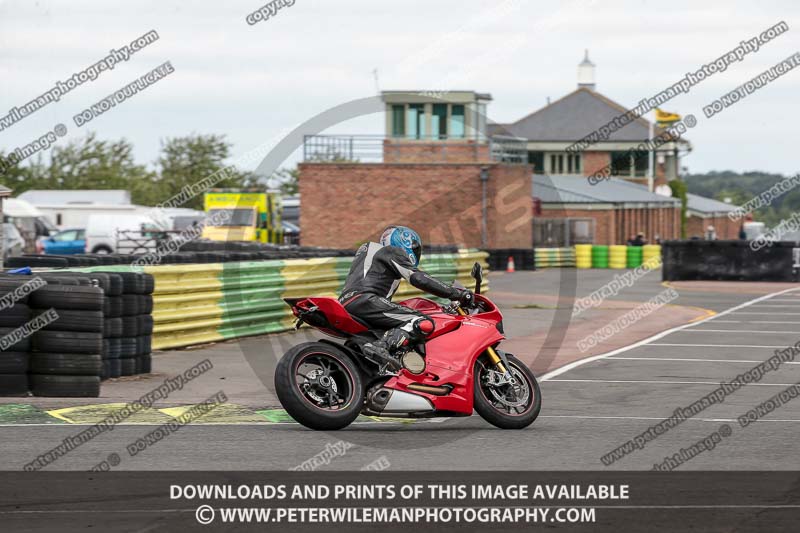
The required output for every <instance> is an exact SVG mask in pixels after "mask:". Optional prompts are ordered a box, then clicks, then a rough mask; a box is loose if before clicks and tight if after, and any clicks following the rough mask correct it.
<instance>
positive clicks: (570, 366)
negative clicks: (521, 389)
mask: <svg viewBox="0 0 800 533" xmlns="http://www.w3.org/2000/svg"><path fill="white" fill-rule="evenodd" d="M796 290H797V289H796V288H792V289H784V290H782V291H778V292H773V293H771V294H767V295H765V296H759V297H758V298H755V299H753V300H750V301H747V302H744V303H742V304H739V305H737V306H734V307H731V308H730V309H726V310H725V311H720V312H719V313H717V314H715V315H712V316H709V317H706V318H703V319H701V320H698V321H697V322H692V323H690V324H684V325H682V326H676V327H674V328H670V329H668V330H666V331H662V332H661V333H656V334H655V335H653V336H652V337H648V338H646V339H642V340H640V341H639V342H635V343H633V344H629V345H628V346H623V347H622V348H617V349H616V350H611V351H610V352H606V353H601V354H598V355H593V356H591V357H587V358H586V359H581V360H579V361H573V362H571V363H569V364H566V365H564V366H562V367H560V368H556V369H555V370H553V371H551V372H547V373H546V374H544V375H542V377H541V378H540V379H539V381H548V380H550V379H553V378H554V377H556V376H560V375H561V374H563V373H564V372H569V371H570V370H572V369H573V368H577V367H579V366H583V365H585V364H586V363H591V362H593V361H597V360H599V359H605V358H606V357H611V356H612V355H617V354H618V353H623V352H627V351H628V350H632V349H634V348H638V347H639V346H644V345H645V344H649V343H651V342H653V341H655V340H658V339H662V338H664V337H666V336H667V335H669V334H671V333H675V332H676V331H681V330H684V329H686V328H690V327H693V326H697V325H700V324H704V323H705V322H708V321H709V320H714V319H717V318H719V317H722V316H725V315H729V314H731V313H734V312H736V311H738V310H739V309H744V308H745V307H748V306H750V305H753V304H754V303H758V302H763V301H764V300H768V299H770V298H773V297H775V296H778V295H780V294H788V293H791V292H792V291H796Z"/></svg>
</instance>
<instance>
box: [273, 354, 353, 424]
mask: <svg viewBox="0 0 800 533" xmlns="http://www.w3.org/2000/svg"><path fill="white" fill-rule="evenodd" d="M275 391H276V393H277V394H278V400H279V401H280V402H281V405H282V406H283V408H284V409H286V412H287V413H289V416H291V417H292V418H294V419H295V420H297V421H298V422H300V423H301V424H303V425H304V426H306V427H307V428H311V429H317V430H335V429H342V428H344V427H347V426H349V425H350V424H351V423H352V422H353V421H354V420H355V419H356V418H357V417H358V414H359V413H360V412H361V409H362V407H363V405H364V385H363V383H362V380H361V374H360V373H359V371H358V369H357V368H356V366H355V364H354V363H353V361H351V360H350V357H348V356H347V355H346V354H345V353H344V352H342V351H341V350H337V349H336V348H335V347H334V346H331V345H330V344H325V343H322V342H306V343H303V344H300V345H297V346H295V347H294V348H292V349H290V350H289V351H288V352H286V353H285V354H284V356H283V357H282V358H281V360H280V361H279V362H278V367H277V368H276V369H275Z"/></svg>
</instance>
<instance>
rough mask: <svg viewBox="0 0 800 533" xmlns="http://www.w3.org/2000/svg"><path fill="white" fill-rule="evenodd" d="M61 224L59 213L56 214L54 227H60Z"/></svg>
mask: <svg viewBox="0 0 800 533" xmlns="http://www.w3.org/2000/svg"><path fill="white" fill-rule="evenodd" d="M61 224H62V222H61V213H56V226H60V225H61Z"/></svg>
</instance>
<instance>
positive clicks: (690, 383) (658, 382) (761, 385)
mask: <svg viewBox="0 0 800 533" xmlns="http://www.w3.org/2000/svg"><path fill="white" fill-rule="evenodd" d="M547 381H548V382H549V383H559V382H560V383H650V384H656V385H717V386H719V381H658V380H650V379H647V380H646V379H642V380H637V379H548V380H547ZM748 385H749V386H751V387H791V386H792V385H797V384H796V383H748Z"/></svg>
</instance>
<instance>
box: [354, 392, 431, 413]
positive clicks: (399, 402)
mask: <svg viewBox="0 0 800 533" xmlns="http://www.w3.org/2000/svg"><path fill="white" fill-rule="evenodd" d="M434 410H435V409H434V407H433V404H432V403H431V402H430V401H429V400H428V399H427V398H424V397H422V396H419V395H417V394H412V393H410V392H404V391H399V390H393V389H387V388H385V387H378V388H376V389H373V390H371V391H370V392H369V393H368V394H367V402H366V407H365V409H364V414H367V415H372V416H403V415H405V416H419V415H424V414H427V413H432V412H433V411H434Z"/></svg>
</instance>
